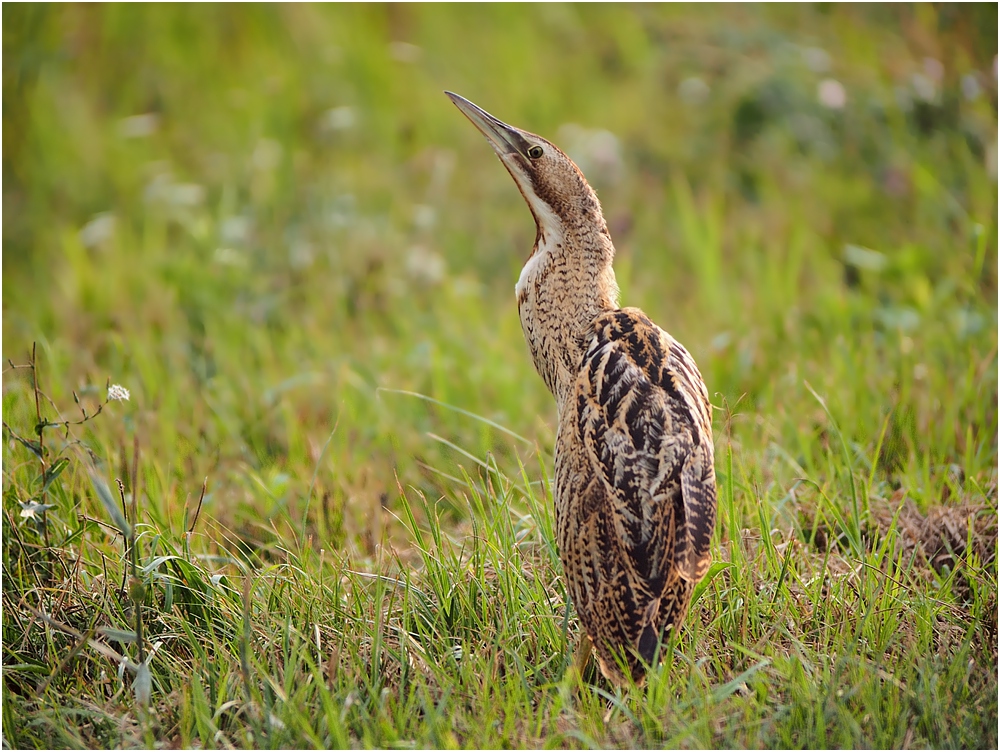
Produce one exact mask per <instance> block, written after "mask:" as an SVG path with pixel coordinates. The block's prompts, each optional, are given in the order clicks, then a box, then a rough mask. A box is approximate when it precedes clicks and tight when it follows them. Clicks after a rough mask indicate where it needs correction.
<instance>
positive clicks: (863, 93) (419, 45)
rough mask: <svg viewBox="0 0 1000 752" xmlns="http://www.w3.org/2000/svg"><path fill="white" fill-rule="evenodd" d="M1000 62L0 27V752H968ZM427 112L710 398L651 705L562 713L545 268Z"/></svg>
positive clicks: (991, 353) (913, 29)
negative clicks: (550, 149) (817, 751)
mask: <svg viewBox="0 0 1000 752" xmlns="http://www.w3.org/2000/svg"><path fill="white" fill-rule="evenodd" d="M996 28H997V7H996V5H995V4H983V5H971V6H956V5H941V6H931V5H919V6H898V5H892V6H886V5H875V6H851V5H844V6H841V5H826V4H821V5H811V6H799V5H780V6H766V5H765V6H756V5H754V6H749V5H747V6H743V5H740V6H729V5H725V6H719V5H713V6H700V5H679V6H677V5H672V6H658V5H640V6H619V5H581V6H568V5H539V6H511V5H476V6H460V5H459V6H450V5H449V6H445V5H399V6H396V5H392V6H380V5H329V6H313V5H253V6H241V5H208V6H187V5H161V4H152V5H143V4H140V5H131V4H111V5H12V4H5V5H4V7H3V41H4V64H3V342H2V355H3V358H4V372H3V502H2V504H3V519H2V526H3V542H2V563H3V569H2V577H3V603H2V606H3V617H2V618H3V733H2V736H3V744H4V746H5V747H6V748H36V747H37V748H52V747H60V748H61V747H87V748H101V747H117V746H120V747H203V748H205V747H258V748H272V747H348V746H366V747H367V746H379V747H573V748H577V747H616V746H628V747H953V748H955V747H984V748H993V749H995V748H996V745H997V689H998V687H997V558H996V542H997V462H998V456H997V199H998V194H997V62H996V54H997V38H996V34H995V30H996ZM443 89H449V90H453V91H456V92H458V93H460V94H462V95H463V96H466V97H468V98H470V99H471V100H472V101H474V102H476V103H477V104H480V105H482V106H483V107H485V108H486V109H487V110H489V111H490V112H492V113H493V114H495V115H496V116H498V117H500V118H502V119H504V120H506V121H508V122H510V123H513V124H515V125H519V126H522V127H524V128H526V129H528V130H531V131H534V132H536V133H539V134H541V135H543V136H546V137H548V138H550V139H552V140H553V141H554V142H556V143H557V144H559V145H560V146H562V147H563V148H564V149H566V150H567V151H568V152H569V153H570V155H571V156H572V157H574V159H576V160H577V161H578V163H579V164H580V166H581V167H582V169H583V170H584V172H585V173H586V174H587V175H588V177H589V178H590V179H591V182H592V183H593V184H594V185H595V187H596V188H597V190H598V192H599V194H600V196H601V198H602V201H603V204H604V208H605V213H606V215H607V217H608V219H609V224H610V227H611V231H612V235H613V237H614V238H615V241H616V246H617V250H618V256H617V261H616V269H617V274H618V280H619V282H620V284H621V287H622V291H623V301H624V303H625V304H627V305H636V306H640V307H642V308H643V309H644V310H645V311H646V312H647V313H648V314H649V315H650V316H651V317H652V318H653V319H654V320H655V321H657V322H658V323H659V324H661V325H662V326H663V327H664V328H666V329H667V330H668V331H670V332H671V333H672V334H673V335H674V336H675V337H677V338H678V339H679V340H680V341H681V342H683V343H684V344H685V345H686V346H687V348H688V349H689V350H690V351H691V352H692V354H693V355H694V357H695V358H696V360H697V362H698V363H699V365H700V367H701V370H702V372H703V374H704V377H705V380H706V382H707V384H708V386H709V392H710V395H711V398H712V401H713V404H714V405H715V408H716V412H715V442H716V461H717V473H718V479H719V498H720V504H719V521H718V529H717V533H716V539H715V541H714V544H713V554H714V559H715V564H714V566H713V568H712V570H711V572H710V576H709V578H707V579H706V581H705V583H704V586H703V587H701V588H700V589H699V591H698V592H697V594H696V598H697V600H696V603H695V604H694V606H693V607H692V611H691V615H690V617H689V619H688V622H687V624H686V626H685V628H684V629H683V630H682V631H681V632H680V634H679V635H676V636H675V637H674V638H672V639H671V641H670V642H669V644H667V645H665V646H664V648H663V653H664V656H665V661H664V663H663V665H662V667H661V668H660V669H659V670H657V671H654V672H653V673H652V675H651V676H650V678H649V681H648V683H647V685H646V686H645V687H642V688H637V687H631V688H625V689H616V688H614V687H612V686H610V685H609V684H607V683H606V682H605V680H604V679H603V678H601V677H600V675H599V673H598V672H597V671H596V669H595V666H594V664H593V663H591V664H590V665H589V666H588V667H587V668H586V670H585V671H584V672H583V674H582V676H578V675H577V674H576V673H575V672H574V671H573V670H572V665H573V657H574V650H575V647H576V644H577V641H578V637H579V625H578V623H577V619H576V616H575V613H574V611H573V608H572V605H571V604H570V603H568V601H567V597H566V592H565V589H564V584H563V579H562V575H561V570H560V565H559V562H558V557H557V551H556V549H555V544H554V540H553V519H552V504H551V495H550V487H549V479H550V475H551V470H552V446H553V442H554V427H555V406H554V403H553V400H552V398H551V396H550V395H549V394H548V393H547V392H546V390H545V387H544V385H543V384H542V381H541V379H540V378H539V377H538V376H537V375H536V374H535V373H534V370H533V368H532V366H531V363H530V360H529V357H528V354H527V351H526V348H525V346H524V343H523V338H522V335H521V331H520V326H519V324H518V321H517V311H516V303H515V300H514V296H513V286H514V282H515V280H516V279H517V275H518V272H519V270H520V267H521V264H522V263H523V262H524V259H525V258H526V257H527V255H528V253H529V251H530V248H531V244H532V241H533V239H534V227H533V226H532V222H531V218H530V214H529V213H528V210H527V208H526V207H525V206H524V204H523V201H522V199H521V197H520V195H519V194H518V192H517V190H516V189H515V187H514V185H513V183H512V182H511V180H510V178H509V176H508V175H507V174H506V172H505V171H504V170H503V168H502V167H501V165H499V164H498V163H497V160H496V159H495V158H494V156H493V155H492V153H491V151H490V149H489V147H488V146H487V144H486V143H485V142H484V141H483V139H482V137H481V136H480V135H479V134H478V133H477V132H476V131H475V129H474V128H472V126H471V125H470V124H469V123H468V122H467V121H466V120H465V119H464V118H463V117H462V115H461V114H460V113H459V112H458V111H457V110H456V109H455V108H454V107H453V106H452V104H451V103H450V102H449V101H448V99H447V98H446V97H445V96H444V95H443V94H442V90H443ZM116 387H117V388H116ZM122 388H124V389H125V390H127V391H128V396H129V398H128V399H127V400H126V399H121V397H123V396H124V394H123V392H122V391H121V389H122ZM112 398H115V399H112Z"/></svg>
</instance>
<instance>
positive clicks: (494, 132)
mask: <svg viewBox="0 0 1000 752" xmlns="http://www.w3.org/2000/svg"><path fill="white" fill-rule="evenodd" d="M445 94H447V95H448V97H449V98H450V99H451V101H452V102H454V103H455V106H456V107H458V109H460V110H461V111H462V114H463V115H465V116H466V117H467V118H469V120H471V121H472V124H473V125H474V126H476V127H477V128H478V129H479V130H480V132H481V133H482V134H483V135H484V136H486V140H487V141H489V142H490V146H492V147H493V150H494V151H495V152H496V153H497V154H498V155H499V156H501V157H502V156H505V155H507V154H522V155H523V154H524V153H525V151H526V150H527V147H528V143H527V142H526V141H525V140H524V137H523V136H522V135H521V134H520V133H519V132H518V130H517V128H514V127H513V126H511V125H507V124H506V123H505V122H503V121H501V120H497V119H496V118H495V117H493V116H492V115H491V114H490V113H488V112H487V111H486V110H484V109H483V108H482V107H477V106H476V105H474V104H473V103H472V102H470V101H469V100H468V99H466V98H465V97H460V96H459V95H458V94H454V93H452V92H450V91H446V92H445Z"/></svg>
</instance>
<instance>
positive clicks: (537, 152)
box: [528, 146, 545, 159]
mask: <svg viewBox="0 0 1000 752" xmlns="http://www.w3.org/2000/svg"><path fill="white" fill-rule="evenodd" d="M544 153H545V152H543V151H542V147H541V146H532V147H531V148H530V149H528V156H529V157H531V158H532V159H540V158H541V156H542V154H544Z"/></svg>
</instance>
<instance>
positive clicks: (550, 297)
mask: <svg viewBox="0 0 1000 752" xmlns="http://www.w3.org/2000/svg"><path fill="white" fill-rule="evenodd" d="M445 94H447V95H448V97H450V98H451V101H452V102H453V103H454V104H455V105H456V106H457V107H458V109H459V110H460V111H461V112H462V114H464V115H465V116H466V117H467V118H468V119H469V120H470V121H471V122H472V124H473V125H474V126H476V128H477V129H479V131H480V132H481V133H482V134H483V136H485V137H486V140H487V141H488V142H489V144H490V146H492V147H493V150H494V151H495V152H496V155H497V157H499V159H500V162H501V163H502V164H503V166H504V167H506V168H507V171H508V172H509V173H510V175H511V177H512V178H513V179H514V183H515V184H516V185H517V188H518V189H519V190H520V192H521V195H522V196H523V197H524V200H525V202H526V203H527V204H528V208H529V209H530V210H531V214H532V215H533V217H534V220H535V243H534V247H533V248H532V251H531V254H530V255H529V256H528V259H527V261H526V262H525V264H524V267H523V268H522V270H521V274H520V277H519V278H518V280H517V284H516V285H515V293H516V295H517V306H518V315H519V317H520V320H521V328H522V330H523V332H524V338H525V340H526V342H527V344H528V350H529V351H530V354H531V358H532V361H533V362H534V365H535V369H536V370H537V371H538V373H539V375H540V376H541V377H542V380H543V381H544V382H545V385H546V386H547V387H548V389H549V391H550V392H551V393H552V395H553V397H555V401H556V408H557V414H558V420H557V430H556V444H555V463H554V475H555V477H554V484H553V485H554V487H553V501H554V507H555V519H556V543H557V546H558V550H559V558H560V561H561V564H562V568H563V575H564V579H565V582H566V586H567V591H568V593H569V596H570V599H571V600H572V602H573V605H574V607H575V609H576V612H577V615H578V617H579V620H580V623H581V625H582V627H583V630H584V632H585V633H586V634H585V636H582V637H581V641H580V645H581V649H582V650H584V651H585V659H584V662H585V661H586V660H588V659H589V656H590V649H591V648H590V646H591V645H592V647H593V650H594V651H595V652H596V655H597V659H598V665H599V668H600V671H601V673H602V674H603V675H604V676H605V677H606V678H607V679H608V680H609V681H611V682H612V683H613V684H615V685H620V686H621V685H627V684H628V682H629V681H630V680H631V681H632V682H634V683H635V684H636V685H641V684H643V683H644V681H645V676H646V673H647V670H648V668H650V667H652V665H653V663H654V661H656V660H657V658H658V656H659V653H660V650H661V646H662V645H663V643H664V640H665V639H666V636H667V633H668V631H669V630H678V629H679V628H680V626H681V624H682V622H683V621H684V618H685V616H686V614H687V610H688V606H689V604H690V602H691V595H692V592H693V590H694V586H695V584H696V583H697V582H698V581H699V580H701V579H702V578H703V577H704V576H705V574H706V572H707V571H708V568H709V566H710V563H711V550H710V547H711V539H712V533H713V531H714V529H715V518H716V483H715V463H714V444H713V440H712V414H711V403H710V402H709V397H708V389H707V387H706V386H705V382H704V380H703V379H702V376H701V373H700V371H699V370H698V366H697V364H696V363H695V361H694V359H693V358H692V357H691V355H690V354H689V353H688V351H687V350H686V349H685V348H684V347H683V346H682V345H681V344H680V343H679V342H678V341H677V340H675V339H674V338H673V337H671V336H670V335H669V334H668V333H667V332H665V331H664V330H663V329H661V328H660V327H658V326H657V325H656V324H654V323H653V322H652V321H651V320H650V318H649V317H648V316H646V314H645V313H643V312H642V311H641V310H640V309H638V308H621V307H619V290H618V284H617V282H616V280H615V273H614V269H613V268H612V262H613V260H614V255H615V248H614V245H613V243H612V240H611V234H610V232H609V230H608V225H607V222H606V221H605V219H604V214H603V211H602V209H601V204H600V201H599V200H598V198H597V194H596V193H595V191H594V189H593V188H591V186H590V184H589V183H588V182H587V179H586V178H585V177H584V175H583V173H582V172H581V171H580V170H579V168H578V167H577V166H576V164H575V163H574V162H573V161H572V160H571V159H570V158H569V157H568V156H567V155H566V154H565V153H564V152H563V151H562V150H560V149H559V148H558V147H556V146H555V145H554V144H552V143H551V142H550V141H547V140H546V139H544V138H542V137H540V136H537V135H535V134H533V133H529V132H528V131H524V130H521V129H520V128H515V127H514V126H511V125H508V124H506V123H504V122H502V121H500V120H498V119H497V118H495V117H493V116H492V115H490V114H489V113H488V112H486V111H485V110H483V109H482V108H480V107H478V106H477V105H475V104H473V103H472V102H470V101H469V100H467V99H465V98H464V97H461V96H459V95H458V94H454V93H452V92H448V91H446V92H445ZM587 640H589V645H588V644H587V642H586V641H587ZM578 657H579V656H578Z"/></svg>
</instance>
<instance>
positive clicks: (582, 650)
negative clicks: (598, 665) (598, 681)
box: [573, 632, 594, 684]
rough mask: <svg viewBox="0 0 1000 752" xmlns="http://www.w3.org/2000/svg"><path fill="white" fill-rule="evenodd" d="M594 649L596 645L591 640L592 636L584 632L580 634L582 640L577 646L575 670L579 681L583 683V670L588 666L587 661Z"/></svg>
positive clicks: (574, 658) (574, 659)
mask: <svg viewBox="0 0 1000 752" xmlns="http://www.w3.org/2000/svg"><path fill="white" fill-rule="evenodd" d="M593 650H594V645H593V643H592V642H591V641H590V636H589V635H587V633H586V632H584V633H583V634H582V635H580V642H579V644H577V646H576V655H575V656H574V657H573V672H574V673H575V674H576V678H577V681H579V682H580V684H583V672H584V671H585V670H586V668H587V663H588V662H589V661H590V655H591V653H592V652H593Z"/></svg>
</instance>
